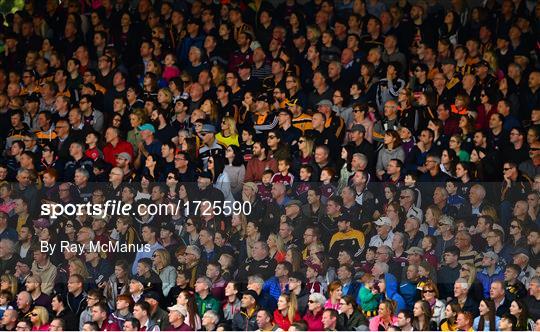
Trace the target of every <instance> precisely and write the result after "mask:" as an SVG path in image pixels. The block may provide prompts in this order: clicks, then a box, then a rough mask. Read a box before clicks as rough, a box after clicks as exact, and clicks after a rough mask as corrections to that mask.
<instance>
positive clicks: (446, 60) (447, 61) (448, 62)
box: [441, 58, 457, 66]
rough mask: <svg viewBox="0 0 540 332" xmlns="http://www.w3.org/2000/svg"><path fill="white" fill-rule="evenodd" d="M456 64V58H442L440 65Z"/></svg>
mask: <svg viewBox="0 0 540 332" xmlns="http://www.w3.org/2000/svg"><path fill="white" fill-rule="evenodd" d="M456 64H457V62H456V60H454V59H452V58H450V59H443V60H442V61H441V65H454V66H455V65H456Z"/></svg>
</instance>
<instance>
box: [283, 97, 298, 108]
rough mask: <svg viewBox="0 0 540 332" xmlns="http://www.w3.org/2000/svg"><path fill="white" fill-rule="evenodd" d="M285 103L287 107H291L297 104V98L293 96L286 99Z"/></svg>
mask: <svg viewBox="0 0 540 332" xmlns="http://www.w3.org/2000/svg"><path fill="white" fill-rule="evenodd" d="M285 105H287V107H293V106H296V105H298V98H293V99H291V100H288V101H287V102H286V103H285Z"/></svg>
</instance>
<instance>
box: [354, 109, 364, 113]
mask: <svg viewBox="0 0 540 332" xmlns="http://www.w3.org/2000/svg"><path fill="white" fill-rule="evenodd" d="M360 112H362V110H361V109H359V108H357V109H355V110H353V113H360Z"/></svg>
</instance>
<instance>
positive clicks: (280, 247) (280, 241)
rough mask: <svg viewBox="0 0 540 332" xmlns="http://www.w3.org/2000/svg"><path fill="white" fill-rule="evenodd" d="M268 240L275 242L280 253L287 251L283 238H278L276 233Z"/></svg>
mask: <svg viewBox="0 0 540 332" xmlns="http://www.w3.org/2000/svg"><path fill="white" fill-rule="evenodd" d="M268 239H272V240H274V242H275V243H276V247H277V250H278V251H285V243H284V242H283V239H282V238H281V237H279V236H277V235H276V234H274V233H271V234H270V235H268Z"/></svg>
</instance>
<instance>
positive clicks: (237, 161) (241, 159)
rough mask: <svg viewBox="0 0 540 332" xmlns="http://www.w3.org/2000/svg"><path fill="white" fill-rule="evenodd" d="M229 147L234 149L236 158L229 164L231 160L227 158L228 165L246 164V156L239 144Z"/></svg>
mask: <svg viewBox="0 0 540 332" xmlns="http://www.w3.org/2000/svg"><path fill="white" fill-rule="evenodd" d="M229 148H231V149H232V150H233V153H234V158H233V160H232V163H230V164H229V161H228V160H227V165H231V166H241V165H243V164H244V157H243V156H242V150H240V147H238V146H237V145H229Z"/></svg>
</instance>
